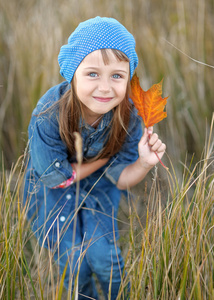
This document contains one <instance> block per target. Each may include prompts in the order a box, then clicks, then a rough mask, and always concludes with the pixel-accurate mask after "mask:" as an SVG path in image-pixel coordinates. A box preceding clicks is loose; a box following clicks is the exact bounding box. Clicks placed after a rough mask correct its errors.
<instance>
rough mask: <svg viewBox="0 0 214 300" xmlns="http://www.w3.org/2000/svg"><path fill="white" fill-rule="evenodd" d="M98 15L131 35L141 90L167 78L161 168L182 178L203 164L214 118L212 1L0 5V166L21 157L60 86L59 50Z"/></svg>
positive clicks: (15, 1) (66, 0) (68, 0)
mask: <svg viewBox="0 0 214 300" xmlns="http://www.w3.org/2000/svg"><path fill="white" fill-rule="evenodd" d="M97 15H99V16H107V17H113V18H116V19H117V20H118V21H120V22H121V23H122V24H123V25H124V26H125V27H126V28H127V29H128V30H129V31H130V32H131V33H132V34H133V35H134V37H135V39H136V45H137V46H136V50H137V53H138V56H139V66H138V68H137V75H138V76H139V77H140V81H141V86H142V88H143V89H144V90H147V89H148V88H150V86H151V85H152V84H154V83H157V82H159V81H160V80H161V79H162V78H164V81H163V97H166V96H169V99H168V103H167V107H166V110H167V114H168V116H167V119H164V120H163V121H161V122H160V123H159V124H158V125H155V131H156V132H158V134H159V135H160V137H161V139H162V140H163V141H164V142H165V143H166V144H167V154H168V156H165V158H164V163H165V164H166V165H168V166H170V161H169V160H171V162H172V164H173V166H174V168H175V170H176V172H177V174H179V173H180V174H182V171H181V169H182V167H183V166H182V165H183V164H186V165H187V166H188V164H189V162H190V161H191V159H192V157H193V155H194V158H193V160H194V161H198V160H200V158H201V155H202V153H203V149H204V147H205V142H206V137H207V135H208V132H209V127H210V124H211V118H212V114H213V111H214V67H213V66H214V1H213V0H190V1H186V0H174V1H171V0H164V1H159V0H151V1H148V0H132V1H131V0H102V1H100V0H78V1H77V0H59V1H54V0H46V1H42V0H10V1H7V0H0V150H1V155H0V159H1V162H0V164H1V167H2V166H3V165H4V168H6V169H9V168H10V167H11V165H12V164H13V163H15V162H16V161H17V159H18V157H19V156H20V155H22V154H23V153H24V149H25V147H26V143H27V127H28V123H29V120H30V117H31V112H32V110H33V108H34V106H35V105H36V103H37V101H38V100H39V98H40V97H41V96H42V95H43V93H44V92H46V90H47V89H49V88H50V87H51V86H53V85H55V84H58V83H59V82H61V81H63V78H62V77H61V76H60V74H59V66H58V61H57V56H58V53H59V50H60V47H61V46H62V45H63V44H65V43H66V42H67V38H68V37H69V35H70V34H71V32H72V31H73V30H74V29H75V28H76V27H77V25H78V24H79V23H80V22H82V21H84V20H86V19H88V18H91V17H95V16H97ZM198 61H199V62H200V63H199V62H198ZM204 64H207V65H210V66H206V65H204Z"/></svg>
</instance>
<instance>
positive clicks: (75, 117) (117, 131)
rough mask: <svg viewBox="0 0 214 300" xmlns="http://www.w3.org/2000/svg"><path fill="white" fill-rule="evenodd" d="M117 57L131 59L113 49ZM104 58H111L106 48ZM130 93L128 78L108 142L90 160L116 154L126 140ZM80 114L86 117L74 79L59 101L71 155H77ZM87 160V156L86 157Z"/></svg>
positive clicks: (61, 127) (62, 128)
mask: <svg viewBox="0 0 214 300" xmlns="http://www.w3.org/2000/svg"><path fill="white" fill-rule="evenodd" d="M112 52H113V53H114V55H115V57H116V58H117V59H118V61H127V62H128V61H129V59H128V58H127V56H126V55H125V54H124V53H122V52H121V51H118V50H114V49H112ZM101 53H102V58H103V61H104V63H105V64H108V62H109V58H108V55H107V52H106V50H105V49H101ZM129 93H130V80H128V86H127V90H126V95H125V98H124V100H123V101H122V102H121V103H120V104H119V105H118V106H116V107H115V108H113V117H112V120H111V122H110V124H109V128H110V130H109V134H108V137H107V139H106V143H105V146H104V148H103V149H101V151H100V153H99V154H98V155H97V156H96V157H94V158H90V161H92V160H96V159H98V158H107V157H111V156H113V155H114V154H116V153H117V152H118V151H119V150H120V148H121V147H122V145H123V142H124V140H125V137H126V134H127V130H128V125H129V119H130V110H131V104H130V102H129ZM80 116H83V117H84V114H83V104H82V102H81V101H80V100H79V99H78V97H77V95H76V92H75V86H74V80H72V82H71V89H69V90H68V91H67V92H66V93H65V94H64V95H63V96H62V98H61V99H60V101H59V130H60V136H61V138H62V140H63V141H64V142H65V144H66V145H67V148H68V151H69V153H70V155H71V156H73V155H75V147H74V135H73V133H74V132H80V128H79V120H80ZM85 160H86V158H85Z"/></svg>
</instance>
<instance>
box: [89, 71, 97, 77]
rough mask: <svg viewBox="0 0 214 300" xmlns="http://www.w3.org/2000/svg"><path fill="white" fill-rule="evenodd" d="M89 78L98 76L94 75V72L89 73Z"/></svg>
mask: <svg viewBox="0 0 214 300" xmlns="http://www.w3.org/2000/svg"><path fill="white" fill-rule="evenodd" d="M88 75H89V76H90V77H97V76H98V75H97V73H95V72H91V73H89V74H88Z"/></svg>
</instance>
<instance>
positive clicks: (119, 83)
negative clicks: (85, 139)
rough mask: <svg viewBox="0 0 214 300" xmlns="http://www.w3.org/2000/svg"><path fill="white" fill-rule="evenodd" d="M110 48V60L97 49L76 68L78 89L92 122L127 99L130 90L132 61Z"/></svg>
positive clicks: (88, 119) (79, 96) (87, 116)
mask: <svg viewBox="0 0 214 300" xmlns="http://www.w3.org/2000/svg"><path fill="white" fill-rule="evenodd" d="M106 51H107V55H108V58H109V61H108V64H104V61H103V58H102V54H101V51H100V50H96V51H94V52H92V53H90V54H89V55H87V56H86V57H85V58H84V60H83V61H82V62H81V64H80V65H79V67H78V68H77V70H76V72H75V88H76V93H77V96H78V98H79V99H80V101H81V102H82V103H83V104H84V105H83V109H84V113H85V118H86V122H88V123H89V124H90V123H91V122H92V121H94V120H96V118H98V117H99V116H100V115H102V114H105V113H107V112H109V111H110V110H111V109H112V108H114V107H115V106H117V105H118V104H119V103H120V102H121V101H123V99H124V98H125V94H126V90H127V84H128V80H129V62H126V61H118V60H117V58H116V57H115V55H114V54H113V52H112V51H111V50H109V49H108V50H106Z"/></svg>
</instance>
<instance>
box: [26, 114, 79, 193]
mask: <svg viewBox="0 0 214 300" xmlns="http://www.w3.org/2000/svg"><path fill="white" fill-rule="evenodd" d="M34 112H36V111H34ZM29 152H30V156H31V159H32V164H33V168H34V170H35V172H36V174H37V176H38V177H39V179H40V180H41V181H42V182H43V184H44V185H46V186H48V187H49V188H52V187H55V186H57V185H59V184H61V183H62V182H63V181H65V180H67V179H69V178H70V177H71V176H72V171H73V169H72V167H71V164H70V163H69V161H68V152H67V147H66V145H65V144H64V142H63V141H62V140H61V137H60V134H59V125H58V121H57V117H56V116H54V115H52V117H50V116H49V115H47V114H46V115H40V116H36V115H34V114H33V116H32V118H31V122H30V125H29Z"/></svg>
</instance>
